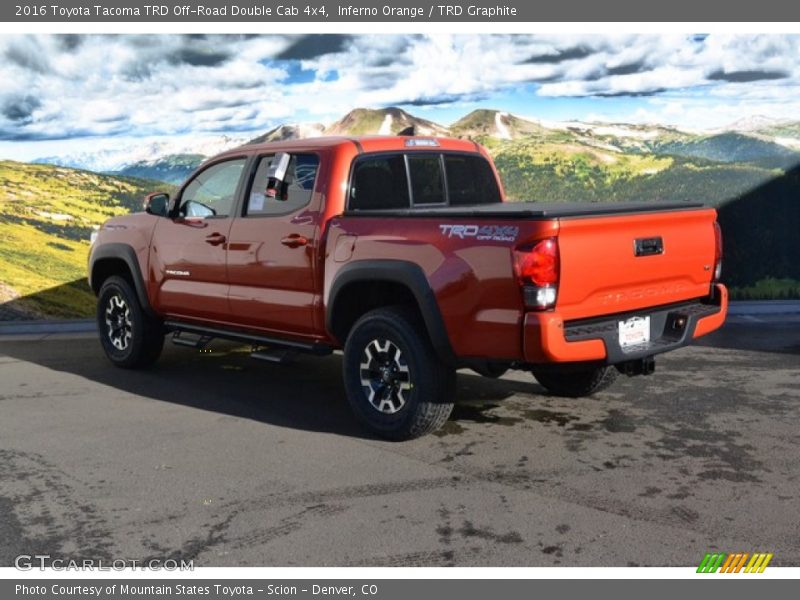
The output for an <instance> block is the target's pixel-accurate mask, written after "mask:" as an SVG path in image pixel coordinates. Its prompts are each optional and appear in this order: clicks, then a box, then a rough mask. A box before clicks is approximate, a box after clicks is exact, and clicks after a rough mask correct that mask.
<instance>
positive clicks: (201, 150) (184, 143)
mask: <svg viewBox="0 0 800 600" xmlns="http://www.w3.org/2000/svg"><path fill="white" fill-rule="evenodd" d="M246 141H247V138H242V137H235V136H229V135H221V136H181V137H179V138H174V139H170V138H167V137H159V138H125V139H117V140H109V141H108V142H106V143H105V147H102V148H100V149H96V150H91V151H88V152H80V153H74V154H61V155H52V156H44V157H41V158H37V159H35V160H33V161H32V162H34V163H45V164H52V165H59V166H62V167H72V168H75V169H85V170H87V171H96V172H101V173H102V172H114V171H122V170H124V169H125V168H126V167H128V166H130V165H133V164H139V163H156V162H158V161H159V160H161V159H162V158H163V157H165V156H171V155H182V154H201V155H203V156H213V155H214V154H218V153H220V152H223V151H225V150H228V149H230V148H234V147H236V146H240V145H242V144H244V143H245V142H246Z"/></svg>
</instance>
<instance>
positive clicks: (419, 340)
mask: <svg viewBox="0 0 800 600" xmlns="http://www.w3.org/2000/svg"><path fill="white" fill-rule="evenodd" d="M398 351H399V353H400V354H398V353H397V352H398ZM368 352H369V353H368ZM364 365H367V366H368V368H365V367H364ZM342 369H343V376H344V385H345V391H346V393H347V399H348V401H349V403H350V407H351V408H352V410H353V413H355V415H356V417H357V418H358V419H359V421H361V423H363V424H364V425H365V426H366V427H367V428H368V429H369V430H370V431H371V432H372V433H374V434H376V435H378V436H380V437H383V438H386V439H389V440H395V441H401V440H410V439H413V438H417V437H421V436H423V435H426V434H428V433H432V432H434V431H436V430H437V429H439V428H441V427H442V425H444V424H445V422H446V421H447V419H448V417H449V416H450V413H451V412H452V410H453V402H454V397H455V387H456V385H455V384H456V373H455V369H453V368H451V367H449V366H447V365H445V364H444V363H443V362H442V361H441V360H440V359H439V357H438V356H437V355H436V352H435V351H434V349H433V346H432V345H431V342H430V340H429V339H428V336H427V333H426V330H425V326H424V324H423V323H422V321H421V320H420V319H419V317H418V316H417V315H416V313H415V312H414V311H413V310H409V309H407V308H405V307H402V306H396V307H389V308H380V309H376V310H373V311H370V312H368V313H366V314H365V315H364V316H362V317H361V318H360V319H359V320H358V321H357V322H356V323H355V325H353V328H352V329H351V330H350V334H349V335H348V337H347V341H346V343H345V346H344V360H343V362H342ZM381 369H383V371H381ZM404 369H405V370H404ZM387 370H388V371H389V373H388V374H387V375H386V377H388V378H389V380H387V381H384V380H383V379H381V376H382V375H380V374H379V373H383V372H385V371H387ZM392 373H394V375H393V374H392ZM392 377H395V379H391V378H392ZM365 382H367V383H365ZM376 390H377V391H376ZM376 404H379V405H380V407H378V406H376ZM392 411H393V412H392Z"/></svg>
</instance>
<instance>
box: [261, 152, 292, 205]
mask: <svg viewBox="0 0 800 600" xmlns="http://www.w3.org/2000/svg"><path fill="white" fill-rule="evenodd" d="M291 160H292V156H291V155H290V154H287V153H286V152H278V153H277V154H276V155H275V157H274V158H273V159H272V163H270V165H269V169H268V170H267V196H268V197H269V198H275V199H276V200H285V199H286V198H284V195H283V184H284V182H285V181H286V172H287V171H288V170H289V162H290V161H291Z"/></svg>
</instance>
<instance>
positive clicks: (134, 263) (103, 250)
mask: <svg viewBox="0 0 800 600" xmlns="http://www.w3.org/2000/svg"><path fill="white" fill-rule="evenodd" d="M109 259H112V260H121V261H123V262H124V263H125V264H126V265H127V266H128V271H130V274H131V279H132V280H133V287H134V289H135V291H136V296H137V297H138V298H139V304H140V305H141V307H142V309H143V310H144V311H145V312H146V313H147V314H149V315H151V316H154V315H155V311H154V310H153V307H152V306H151V305H150V299H149V298H148V297H147V287H146V286H145V284H144V277H143V276H142V270H141V268H140V267H139V260H138V259H137V258H136V251H135V250H134V249H133V247H132V246H129V245H128V244H121V243H111V244H103V245H102V246H97V247H96V248H93V249H92V254H91V257H90V259H89V286H90V287H91V288H92V290H94V292H95V293H97V292H98V291H99V287H98V288H97V289H95V283H96V282H94V281H92V278H93V276H94V269H95V266H96V265H97V263H99V262H102V261H104V260H109Z"/></svg>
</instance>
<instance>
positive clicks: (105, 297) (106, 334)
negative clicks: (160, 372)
mask: <svg viewBox="0 0 800 600" xmlns="http://www.w3.org/2000/svg"><path fill="white" fill-rule="evenodd" d="M97 330H98V332H99V333H100V342H101V343H102V345H103V350H104V351H105V353H106V356H108V359H109V360H110V361H111V362H112V363H114V364H115V365H116V366H118V367H122V368H125V369H138V368H143V367H149V366H150V365H152V364H153V363H154V362H155V361H156V360H158V357H159V356H160V355H161V349H162V348H163V346H164V331H163V329H162V325H161V322H160V321H158V320H157V319H154V318H152V317H150V316H148V315H147V314H146V313H145V312H144V310H143V309H142V306H141V304H140V303H139V298H138V297H137V296H136V293H135V292H134V291H133V289H132V288H131V285H130V284H129V283H128V282H127V281H126V280H125V279H123V278H122V277H118V276H116V275H115V276H113V277H109V278H108V279H106V280H105V281H104V282H103V285H102V287H101V288H100V293H99V294H98V295H97Z"/></svg>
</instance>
